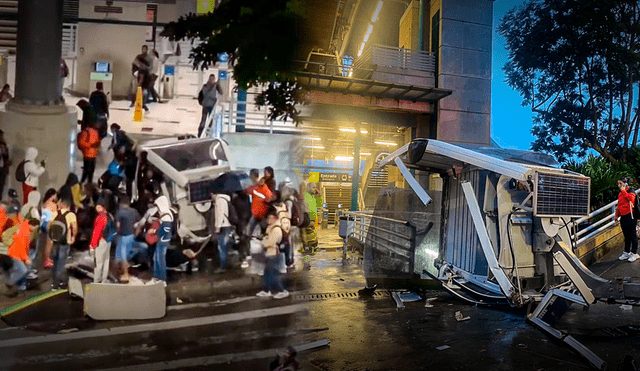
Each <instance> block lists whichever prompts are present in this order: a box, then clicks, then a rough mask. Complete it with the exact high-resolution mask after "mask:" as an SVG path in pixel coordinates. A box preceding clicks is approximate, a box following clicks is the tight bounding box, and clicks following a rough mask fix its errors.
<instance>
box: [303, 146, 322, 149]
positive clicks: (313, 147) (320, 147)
mask: <svg viewBox="0 0 640 371" xmlns="http://www.w3.org/2000/svg"><path fill="white" fill-rule="evenodd" d="M302 147H303V148H311V149H324V147H323V146H302Z"/></svg>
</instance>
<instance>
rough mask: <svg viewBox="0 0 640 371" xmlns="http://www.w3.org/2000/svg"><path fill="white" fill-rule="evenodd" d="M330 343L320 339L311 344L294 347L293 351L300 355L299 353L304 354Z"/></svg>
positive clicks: (327, 340)
mask: <svg viewBox="0 0 640 371" xmlns="http://www.w3.org/2000/svg"><path fill="white" fill-rule="evenodd" d="M330 342H331V341H330V340H329V339H320V340H316V341H313V342H311V343H305V344H300V345H294V346H293V349H295V350H296V351H297V352H298V353H300V352H304V351H307V350H311V349H315V348H321V347H326V346H328V345H329V343H330Z"/></svg>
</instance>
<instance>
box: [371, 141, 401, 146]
mask: <svg viewBox="0 0 640 371" xmlns="http://www.w3.org/2000/svg"><path fill="white" fill-rule="evenodd" d="M373 143H375V144H380V145H382V146H397V145H398V144H396V143H392V142H373Z"/></svg>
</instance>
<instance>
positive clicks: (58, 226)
mask: <svg viewBox="0 0 640 371" xmlns="http://www.w3.org/2000/svg"><path fill="white" fill-rule="evenodd" d="M70 212H71V210H67V211H66V212H64V213H58V215H56V218H55V219H53V221H51V223H50V225H49V238H51V241H53V242H56V243H61V244H66V243H67V230H68V226H67V214H69V213H70Z"/></svg>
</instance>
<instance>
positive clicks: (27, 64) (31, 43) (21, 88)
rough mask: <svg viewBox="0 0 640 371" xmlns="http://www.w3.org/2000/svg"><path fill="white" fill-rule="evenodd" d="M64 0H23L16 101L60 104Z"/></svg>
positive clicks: (41, 104)
mask: <svg viewBox="0 0 640 371" xmlns="http://www.w3.org/2000/svg"><path fill="white" fill-rule="evenodd" d="M62 9H63V1H62V0H20V1H19V2H18V35H17V55H16V87H15V92H16V96H15V102H16V103H21V104H32V105H37V106H52V105H60V104H62V103H63V102H64V100H63V99H62V97H61V95H60V91H61V89H60V84H61V79H60V58H61V56H62Z"/></svg>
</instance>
